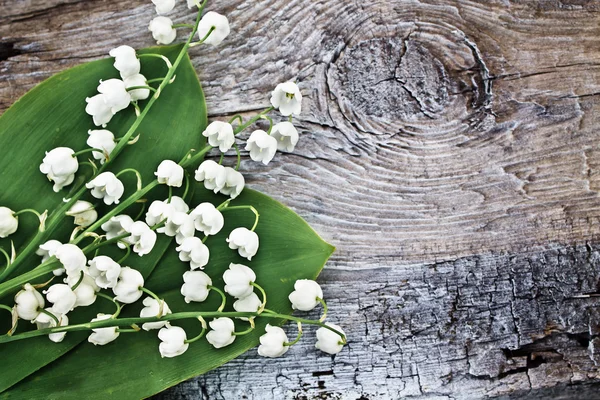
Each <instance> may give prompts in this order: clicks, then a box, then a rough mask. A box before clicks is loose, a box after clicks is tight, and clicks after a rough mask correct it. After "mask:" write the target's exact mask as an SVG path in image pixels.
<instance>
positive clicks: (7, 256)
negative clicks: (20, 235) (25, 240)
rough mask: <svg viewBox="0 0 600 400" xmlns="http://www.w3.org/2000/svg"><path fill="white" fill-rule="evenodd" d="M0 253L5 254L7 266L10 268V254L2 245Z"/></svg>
mask: <svg viewBox="0 0 600 400" xmlns="http://www.w3.org/2000/svg"><path fill="white" fill-rule="evenodd" d="M0 253H2V254H4V257H5V258H6V268H7V269H8V267H9V266H10V256H9V255H8V253H7V252H6V250H4V249H3V248H2V247H0Z"/></svg>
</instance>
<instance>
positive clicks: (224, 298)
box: [208, 286, 227, 311]
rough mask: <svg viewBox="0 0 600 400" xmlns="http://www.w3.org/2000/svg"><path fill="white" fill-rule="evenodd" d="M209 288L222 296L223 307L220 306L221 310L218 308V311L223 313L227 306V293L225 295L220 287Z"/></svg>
mask: <svg viewBox="0 0 600 400" xmlns="http://www.w3.org/2000/svg"><path fill="white" fill-rule="evenodd" d="M208 288H209V289H212V290H214V291H215V292H217V293H219V294H220V295H221V305H220V306H219V308H217V311H223V309H224V308H225V305H226V304H227V296H225V293H223V291H222V290H221V289H219V288H218V287H214V286H209V287H208Z"/></svg>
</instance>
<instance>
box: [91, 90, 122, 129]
mask: <svg viewBox="0 0 600 400" xmlns="http://www.w3.org/2000/svg"><path fill="white" fill-rule="evenodd" d="M85 101H86V103H87V105H86V106H85V112H86V113H88V114H89V115H91V116H92V118H93V119H94V125H96V126H102V127H106V124H108V123H109V122H110V120H111V119H112V117H113V116H114V115H115V114H114V113H113V112H112V108H111V106H110V104H108V103H107V102H106V97H105V96H104V95H103V94H97V95H95V96H92V97H87V98H86V99H85Z"/></svg>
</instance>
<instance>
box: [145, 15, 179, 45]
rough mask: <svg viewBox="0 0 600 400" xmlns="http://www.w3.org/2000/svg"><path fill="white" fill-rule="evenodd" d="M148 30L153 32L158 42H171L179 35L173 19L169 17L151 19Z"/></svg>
mask: <svg viewBox="0 0 600 400" xmlns="http://www.w3.org/2000/svg"><path fill="white" fill-rule="evenodd" d="M148 30H150V32H152V37H153V38H154V40H156V43H157V44H171V43H172V42H173V40H175V37H176V36H177V31H176V30H175V29H173V21H171V19H170V18H167V17H156V18H154V19H153V20H152V21H150V25H148Z"/></svg>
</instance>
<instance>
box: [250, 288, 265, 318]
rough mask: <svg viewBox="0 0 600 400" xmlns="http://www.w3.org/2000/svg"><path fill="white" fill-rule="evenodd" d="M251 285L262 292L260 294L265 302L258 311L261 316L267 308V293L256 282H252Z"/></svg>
mask: <svg viewBox="0 0 600 400" xmlns="http://www.w3.org/2000/svg"><path fill="white" fill-rule="evenodd" d="M250 284H251V285H252V286H254V287H255V288H257V289H258V290H259V291H260V293H261V294H262V298H263V301H262V303H261V305H260V308H259V309H258V311H256V312H257V313H259V314H260V313H262V312H263V310H264V309H265V307H266V306H267V293H266V292H265V289H263V288H262V287H261V286H260V285H259V284H257V283H256V282H250Z"/></svg>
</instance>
